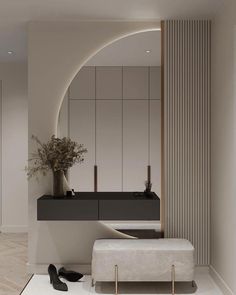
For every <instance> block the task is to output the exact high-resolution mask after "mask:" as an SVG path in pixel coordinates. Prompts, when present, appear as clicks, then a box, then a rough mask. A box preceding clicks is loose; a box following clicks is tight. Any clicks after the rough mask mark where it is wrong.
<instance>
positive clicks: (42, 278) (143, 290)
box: [22, 270, 223, 295]
mask: <svg viewBox="0 0 236 295" xmlns="http://www.w3.org/2000/svg"><path fill="white" fill-rule="evenodd" d="M64 281H65V280H64ZM65 282H66V281H65ZM195 282H196V286H195V287H194V288H192V286H191V284H188V283H187V284H185V283H184V284H183V283H179V284H177V286H176V294H197V295H223V294H222V293H221V291H220V290H219V289H218V287H217V286H216V284H215V283H214V281H213V279H212V278H211V277H210V275H209V274H208V273H207V272H206V271H205V270H204V271H203V272H197V273H196V277H195ZM66 283H67V285H68V289H69V291H68V292H67V293H66V294H68V295H78V294H80V295H96V294H114V283H97V284H96V287H91V277H90V276H85V277H84V278H83V279H82V281H81V282H77V283H70V282H66ZM42 294H44V295H54V294H62V292H59V291H56V290H54V289H53V288H52V286H51V285H50V284H49V278H48V276H47V275H35V276H34V277H33V278H32V279H31V281H30V282H29V284H28V286H27V288H26V289H25V290H24V292H23V293H22V295H42ZM119 294H133V295H134V294H144V295H148V294H160V295H161V294H163V295H164V294H171V285H170V284H169V283H123V284H122V283H120V284H119Z"/></svg>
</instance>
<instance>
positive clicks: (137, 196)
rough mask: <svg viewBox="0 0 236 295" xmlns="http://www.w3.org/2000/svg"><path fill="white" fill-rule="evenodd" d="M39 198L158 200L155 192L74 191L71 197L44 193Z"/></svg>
mask: <svg viewBox="0 0 236 295" xmlns="http://www.w3.org/2000/svg"><path fill="white" fill-rule="evenodd" d="M39 199H40V200H79V199H80V200H89V199H90V200H159V197H158V196H157V195H156V193H154V192H151V193H148V194H147V193H144V192H76V193H75V196H73V197H67V196H65V197H57V198H56V197H54V196H51V195H44V196H42V197H40V198H39Z"/></svg>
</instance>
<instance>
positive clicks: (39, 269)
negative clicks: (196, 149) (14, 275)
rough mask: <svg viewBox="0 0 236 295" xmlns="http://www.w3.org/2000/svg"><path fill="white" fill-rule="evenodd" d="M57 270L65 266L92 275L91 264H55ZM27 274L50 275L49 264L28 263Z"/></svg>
mask: <svg viewBox="0 0 236 295" xmlns="http://www.w3.org/2000/svg"><path fill="white" fill-rule="evenodd" d="M54 265H55V266H56V268H57V269H59V268H60V267H62V266H64V267H65V268H67V269H73V270H75V271H78V272H81V273H83V274H91V264H69V263H66V264H63V265H62V264H59V263H55V264H54ZM27 272H28V273H30V274H40V275H44V274H47V273H48V264H46V263H40V264H39V263H37V264H34V263H27Z"/></svg>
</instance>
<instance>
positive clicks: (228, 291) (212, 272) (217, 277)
mask: <svg viewBox="0 0 236 295" xmlns="http://www.w3.org/2000/svg"><path fill="white" fill-rule="evenodd" d="M209 272H210V275H211V277H212V278H213V280H214V281H215V283H216V284H217V286H218V287H219V288H220V290H221V291H222V293H223V294H225V295H234V292H233V291H232V290H231V289H230V287H229V286H228V285H227V284H226V282H225V281H224V279H223V278H222V277H221V275H220V274H219V273H218V272H217V271H216V270H215V268H214V267H213V266H212V265H210V267H209Z"/></svg>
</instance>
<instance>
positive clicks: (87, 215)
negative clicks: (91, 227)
mask: <svg viewBox="0 0 236 295" xmlns="http://www.w3.org/2000/svg"><path fill="white" fill-rule="evenodd" d="M37 210H38V212H37V215H38V220H98V200H79V199H67V200H66V199H41V198H40V199H38V206H37Z"/></svg>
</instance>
